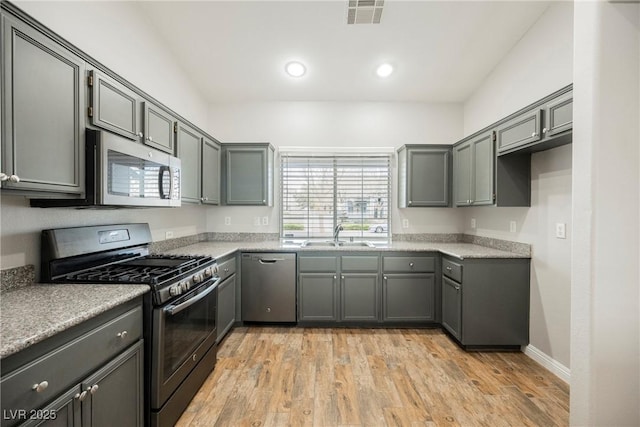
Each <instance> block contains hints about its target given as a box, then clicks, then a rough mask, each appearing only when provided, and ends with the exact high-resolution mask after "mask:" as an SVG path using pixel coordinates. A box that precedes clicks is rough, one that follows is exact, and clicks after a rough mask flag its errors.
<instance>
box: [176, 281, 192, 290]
mask: <svg viewBox="0 0 640 427" xmlns="http://www.w3.org/2000/svg"><path fill="white" fill-rule="evenodd" d="M178 286H179V287H180V290H181V291H182V292H187V291H188V290H189V288H190V287H191V286H190V285H189V281H188V280H185V281H184V282H180V284H179V285H178Z"/></svg>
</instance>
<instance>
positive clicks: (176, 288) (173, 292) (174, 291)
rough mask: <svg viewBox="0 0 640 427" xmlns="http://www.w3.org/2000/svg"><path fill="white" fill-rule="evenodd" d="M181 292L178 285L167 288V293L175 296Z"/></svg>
mask: <svg viewBox="0 0 640 427" xmlns="http://www.w3.org/2000/svg"><path fill="white" fill-rule="evenodd" d="M181 293H182V289H180V285H173V286H171V287H170V288H169V295H171V296H172V297H175V296H176V295H180V294H181Z"/></svg>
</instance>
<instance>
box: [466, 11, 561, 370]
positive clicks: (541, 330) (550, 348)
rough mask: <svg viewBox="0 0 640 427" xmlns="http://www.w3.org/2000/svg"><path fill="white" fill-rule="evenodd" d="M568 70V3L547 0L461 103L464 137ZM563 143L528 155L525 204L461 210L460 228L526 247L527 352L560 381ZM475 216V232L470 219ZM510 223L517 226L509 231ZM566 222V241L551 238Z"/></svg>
mask: <svg viewBox="0 0 640 427" xmlns="http://www.w3.org/2000/svg"><path fill="white" fill-rule="evenodd" d="M572 70H573V5H572V3H571V2H562V3H558V4H554V5H553V6H551V7H550V8H549V9H548V10H547V11H546V12H545V13H544V14H543V15H542V16H541V17H540V19H539V20H538V22H536V23H535V25H534V26H533V27H532V28H531V29H530V30H529V31H528V32H527V33H526V34H525V36H524V37H523V38H522V39H521V40H520V41H519V42H518V44H517V45H516V46H515V47H514V48H513V49H512V50H511V51H510V52H509V54H508V55H507V56H506V57H505V58H504V59H503V60H502V61H501V62H500V64H499V65H498V66H497V67H496V68H495V69H494V70H493V72H492V73H491V74H490V75H489V76H488V77H487V78H486V80H485V81H484V83H483V85H482V86H481V87H480V88H478V90H477V91H476V92H475V93H474V95H473V96H472V97H471V98H470V99H469V100H467V102H466V103H465V104H464V133H465V135H469V134H471V133H473V132H475V131H477V130H479V129H481V128H483V127H485V126H487V125H489V124H491V123H493V122H495V121H497V120H499V119H501V118H503V117H505V116H507V115H509V114H510V113H513V112H514V111H516V110H518V109H520V108H522V107H525V106H526V105H528V104H530V103H532V102H534V101H536V100H538V99H540V98H542V97H544V96H546V95H548V94H550V93H552V92H554V91H556V90H558V89H560V88H562V87H564V86H566V85H568V84H570V83H571V82H572V78H573V77H572ZM571 171H572V162H571V146H566V147H559V148H556V149H553V150H549V151H546V152H542V153H537V154H534V155H533V156H532V158H531V174H532V176H531V207H530V208H493V207H478V208H465V209H460V210H464V219H463V223H464V231H465V233H467V234H477V235H481V236H488V237H495V238H502V239H506V240H516V241H520V242H525V243H530V244H531V245H532V247H533V258H532V263H531V312H530V345H531V346H532V347H530V351H531V352H532V353H531V354H532V355H534V356H536V355H537V356H540V357H538V358H537V359H538V360H539V361H540V362H542V363H547V367H549V368H550V369H552V370H554V372H556V373H557V374H558V375H560V376H561V377H563V378H565V379H567V377H568V367H569V364H570V309H571V293H570V287H571V275H570V265H571V238H572V235H573V233H572V229H571V191H572V184H571ZM472 218H475V219H476V221H477V228H476V229H475V230H473V229H471V228H470V223H471V219H472ZM510 221H516V224H517V232H516V233H510V232H509V222H510ZM559 222H561V223H566V224H567V239H566V240H559V239H556V238H555V237H554V236H555V234H554V233H555V224H556V223H559Z"/></svg>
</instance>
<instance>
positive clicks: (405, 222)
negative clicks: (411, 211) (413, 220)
mask: <svg viewBox="0 0 640 427" xmlns="http://www.w3.org/2000/svg"><path fill="white" fill-rule="evenodd" d="M402 228H409V220H408V219H403V220H402Z"/></svg>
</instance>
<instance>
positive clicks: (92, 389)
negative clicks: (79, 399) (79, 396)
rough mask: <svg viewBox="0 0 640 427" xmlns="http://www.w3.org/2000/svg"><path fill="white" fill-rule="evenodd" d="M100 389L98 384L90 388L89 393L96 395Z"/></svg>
mask: <svg viewBox="0 0 640 427" xmlns="http://www.w3.org/2000/svg"><path fill="white" fill-rule="evenodd" d="M99 388H100V387H99V386H98V384H94V385H92V386H91V387H90V388H88V389H87V391H88V392H90V393H91V394H96V391H98V389H99Z"/></svg>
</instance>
